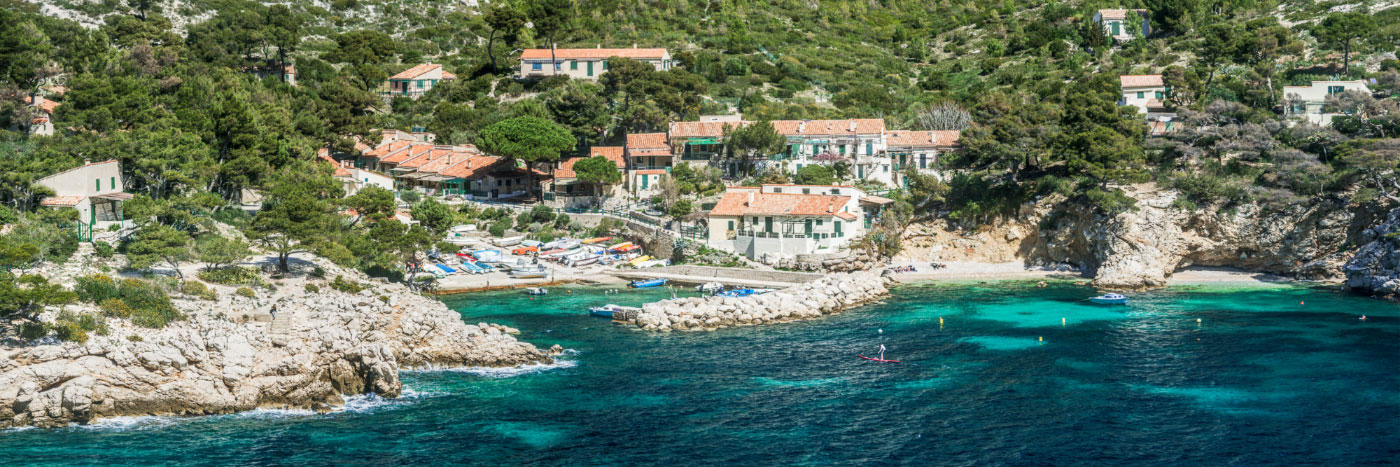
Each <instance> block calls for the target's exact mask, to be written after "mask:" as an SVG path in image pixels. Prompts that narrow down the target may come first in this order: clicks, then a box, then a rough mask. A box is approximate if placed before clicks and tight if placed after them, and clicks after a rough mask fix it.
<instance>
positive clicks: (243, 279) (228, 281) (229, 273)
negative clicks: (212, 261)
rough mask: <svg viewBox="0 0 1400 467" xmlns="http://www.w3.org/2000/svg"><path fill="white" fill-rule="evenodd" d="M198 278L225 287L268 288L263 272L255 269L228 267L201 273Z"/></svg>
mask: <svg viewBox="0 0 1400 467" xmlns="http://www.w3.org/2000/svg"><path fill="white" fill-rule="evenodd" d="M198 277H199V278H200V279H201V280H204V281H206V282H213V283H215V284H223V285H242V286H252V287H264V288H265V287H267V281H265V280H263V278H262V271H259V270H258V268H254V267H239V266H234V267H227V268H223V269H209V270H204V271H199V274H198Z"/></svg>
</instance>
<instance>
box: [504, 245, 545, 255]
mask: <svg viewBox="0 0 1400 467" xmlns="http://www.w3.org/2000/svg"><path fill="white" fill-rule="evenodd" d="M538 251H540V247H538V246H522V247H520V248H516V249H514V250H510V254H512V255H516V256H523V255H528V254H530V253H535V252H538Z"/></svg>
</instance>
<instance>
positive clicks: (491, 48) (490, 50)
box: [486, 29, 498, 75]
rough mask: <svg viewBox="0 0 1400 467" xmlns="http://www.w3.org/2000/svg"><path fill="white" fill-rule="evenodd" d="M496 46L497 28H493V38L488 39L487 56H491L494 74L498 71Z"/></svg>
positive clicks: (492, 72)
mask: <svg viewBox="0 0 1400 467" xmlns="http://www.w3.org/2000/svg"><path fill="white" fill-rule="evenodd" d="M495 47H496V30H495V29H492V30H491V38H490V39H487V40H486V56H487V57H491V74H493V75H494V74H496V73H498V72H497V71H496V48H495Z"/></svg>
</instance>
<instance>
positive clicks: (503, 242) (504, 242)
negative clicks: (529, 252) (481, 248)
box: [492, 235, 525, 246]
mask: <svg viewBox="0 0 1400 467" xmlns="http://www.w3.org/2000/svg"><path fill="white" fill-rule="evenodd" d="M524 240H525V236H524V235H516V236H514V237H504V238H498V239H496V240H495V241H494V242H492V243H495V244H496V246H513V245H519V244H520V242H521V241H524Z"/></svg>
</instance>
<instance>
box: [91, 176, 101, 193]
mask: <svg viewBox="0 0 1400 467" xmlns="http://www.w3.org/2000/svg"><path fill="white" fill-rule="evenodd" d="M93 182H94V183H93V184H94V185H96V186H97V188H96V190H97V191H102V179H100V178H99V179H96V180H93Z"/></svg>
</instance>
